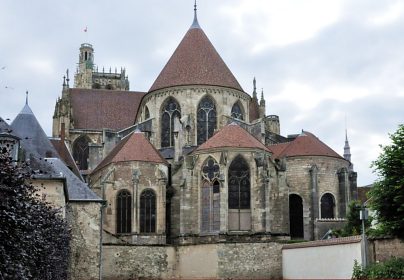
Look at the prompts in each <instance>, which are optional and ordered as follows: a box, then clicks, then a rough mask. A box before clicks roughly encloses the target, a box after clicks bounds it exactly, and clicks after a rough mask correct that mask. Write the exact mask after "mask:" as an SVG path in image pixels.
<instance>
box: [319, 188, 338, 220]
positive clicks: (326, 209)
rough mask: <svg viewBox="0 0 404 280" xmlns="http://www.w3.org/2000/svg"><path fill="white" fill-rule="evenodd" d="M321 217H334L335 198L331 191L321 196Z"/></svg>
mask: <svg viewBox="0 0 404 280" xmlns="http://www.w3.org/2000/svg"><path fill="white" fill-rule="evenodd" d="M320 203H321V218H322V219H333V218H335V216H334V208H335V200H334V196H333V195H332V194H330V193H326V194H324V195H323V196H322V197H321V202H320Z"/></svg>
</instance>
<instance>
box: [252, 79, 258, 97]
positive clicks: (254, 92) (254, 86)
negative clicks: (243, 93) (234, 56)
mask: <svg viewBox="0 0 404 280" xmlns="http://www.w3.org/2000/svg"><path fill="white" fill-rule="evenodd" d="M253 89H254V90H253V98H257V81H256V80H255V77H254V79H253Z"/></svg>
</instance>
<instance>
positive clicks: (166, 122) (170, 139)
mask: <svg viewBox="0 0 404 280" xmlns="http://www.w3.org/2000/svg"><path fill="white" fill-rule="evenodd" d="M175 118H178V119H180V118H181V108H180V105H179V104H178V102H177V101H176V100H175V99H174V98H172V97H169V98H168V99H167V100H166V101H165V104H164V106H163V110H162V116H161V147H162V148H164V147H172V146H174V119H175Z"/></svg>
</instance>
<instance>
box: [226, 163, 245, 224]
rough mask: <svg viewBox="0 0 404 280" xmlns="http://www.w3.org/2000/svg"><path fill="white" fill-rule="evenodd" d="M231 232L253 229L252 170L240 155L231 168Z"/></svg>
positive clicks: (229, 187)
mask: <svg viewBox="0 0 404 280" xmlns="http://www.w3.org/2000/svg"><path fill="white" fill-rule="evenodd" d="M228 175H229V176H228V177H229V186H228V192H229V201H228V203H229V230H249V229H251V206H250V196H251V194H250V168H249V166H248V164H247V162H246V161H245V160H244V158H243V157H242V156H240V155H238V156H237V157H236V158H235V159H234V160H233V161H232V163H231V164H230V167H229V174H228Z"/></svg>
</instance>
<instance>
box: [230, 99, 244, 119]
mask: <svg viewBox="0 0 404 280" xmlns="http://www.w3.org/2000/svg"><path fill="white" fill-rule="evenodd" d="M231 116H232V117H233V118H235V119H239V120H244V114H243V110H242V109H241V104H240V102H238V101H237V102H236V103H234V105H233V107H232V108H231Z"/></svg>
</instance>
